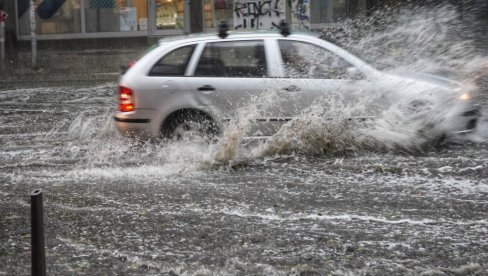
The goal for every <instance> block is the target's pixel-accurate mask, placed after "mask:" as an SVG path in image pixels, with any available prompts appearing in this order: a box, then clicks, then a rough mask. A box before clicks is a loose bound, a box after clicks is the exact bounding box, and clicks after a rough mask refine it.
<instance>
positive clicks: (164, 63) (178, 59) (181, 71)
mask: <svg viewBox="0 0 488 276" xmlns="http://www.w3.org/2000/svg"><path fill="white" fill-rule="evenodd" d="M194 49H195V45H188V46H183V47H181V48H178V49H176V50H173V51H171V52H169V53H168V54H166V55H165V56H164V57H162V58H161V59H160V60H159V61H158V62H157V63H156V64H155V65H154V66H153V68H151V71H149V76H184V75H185V70H186V66H187V65H188V61H189V60H190V58H191V55H192V53H193V50H194Z"/></svg>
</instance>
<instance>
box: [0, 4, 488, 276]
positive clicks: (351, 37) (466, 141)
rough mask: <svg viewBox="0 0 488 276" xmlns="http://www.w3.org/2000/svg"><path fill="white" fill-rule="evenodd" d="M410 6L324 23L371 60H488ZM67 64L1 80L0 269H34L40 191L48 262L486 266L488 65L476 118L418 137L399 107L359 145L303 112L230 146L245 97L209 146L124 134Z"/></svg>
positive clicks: (154, 267) (186, 268)
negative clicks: (263, 139)
mask: <svg viewBox="0 0 488 276" xmlns="http://www.w3.org/2000/svg"><path fill="white" fill-rule="evenodd" d="M413 15H415V16H416V17H412V12H411V11H409V12H408V13H406V12H404V13H402V14H400V15H398V16H392V17H391V18H389V19H388V18H387V17H386V16H382V15H381V14H376V15H375V16H376V19H378V20H379V21H381V22H379V23H382V22H383V21H387V19H388V20H391V21H393V19H395V20H397V21H398V22H397V23H395V24H396V25H395V24H393V23H391V22H388V25H387V26H388V27H387V28H386V27H385V28H383V29H381V28H379V27H378V26H379V25H378V24H379V23H378V22H375V21H374V20H372V19H371V18H372V17H367V18H365V20H368V22H369V23H367V24H371V25H370V26H369V27H372V28H373V27H374V28H376V29H374V30H365V29H364V28H365V26H366V27H367V25H366V23H364V22H361V21H357V22H346V24H344V25H342V27H343V30H342V32H345V33H347V34H348V35H343V33H341V31H340V30H336V31H335V32H330V33H324V34H323V36H325V37H331V38H333V40H334V42H337V43H338V44H339V45H341V46H344V47H345V48H346V49H348V50H350V51H351V52H360V51H362V53H363V55H362V56H366V57H368V58H369V59H371V60H367V62H368V63H371V64H372V65H374V66H376V67H378V68H380V69H388V70H391V71H394V70H393V69H398V70H399V71H398V72H400V71H401V70H406V71H410V72H428V73H436V74H437V73H439V74H440V73H443V75H444V74H445V75H447V76H449V77H455V78H456V79H457V80H466V79H469V78H472V76H473V72H474V71H476V70H475V69H479V67H480V66H479V65H480V63H481V62H480V60H484V61H486V58H484V57H485V56H486V55H482V54H479V52H477V51H479V49H473V48H472V47H471V44H469V41H468V40H467V39H465V38H458V36H457V34H458V33H459V32H458V30H456V29H455V28H456V25H455V23H456V22H455V19H456V18H457V17H456V16H457V15H456V14H455V13H453V11H452V10H449V9H447V10H440V11H439V12H437V13H434V12H431V11H430V10H428V11H424V12H422V13H421V12H417V13H415V14H413ZM410 18H413V19H412V20H411V19H410ZM370 19H371V20H370ZM407 19H408V20H407ZM434 19H435V20H434ZM409 20H410V21H409ZM358 22H359V23H364V24H356V23H358ZM355 24H356V25H355ZM358 26H359V27H358ZM354 28H356V29H354ZM358 33H359V34H361V35H358ZM450 34H456V39H457V40H456V39H454V38H453V37H451V36H450ZM463 34H464V33H463ZM466 36H467V35H466ZM67 56H69V53H68V54H67ZM92 58H93V60H92V61H96V60H97V56H93V57H92ZM83 70H86V69H83ZM46 72H47V73H46ZM476 72H478V71H476ZM48 73H49V70H46V71H45V73H44V74H45V75H47V74H48ZM103 73H107V72H103ZM483 73H486V72H483ZM70 76H71V78H68V79H65V78H63V75H60V77H59V79H58V80H57V82H55V84H51V85H49V81H46V82H42V85H39V87H37V86H38V85H37V84H38V83H37V82H36V81H44V80H42V79H41V78H40V79H38V80H28V79H26V78H27V77H25V78H24V79H22V78H17V77H16V76H15V75H14V77H15V81H12V83H8V84H7V85H6V86H5V87H3V88H1V89H0V145H1V146H0V275H28V274H30V271H31V264H30V262H31V253H30V252H31V248H30V242H31V236H30V235H31V234H30V231H31V229H30V192H31V191H32V190H33V189H37V188H42V190H43V197H44V211H45V213H44V220H45V235H46V262H47V272H48V274H49V275H172V276H174V275H303V276H305V275H487V274H488V263H487V261H486V260H488V84H487V82H486V78H484V79H482V81H484V82H482V83H481V85H480V88H481V89H480V90H481V92H480V93H479V95H477V98H476V103H477V104H478V105H479V106H480V109H481V112H482V117H481V119H480V120H479V121H478V128H477V130H476V131H475V132H474V133H471V134H468V135H466V136H463V137H461V138H462V139H461V140H459V141H460V142H459V141H458V143H447V144H443V145H441V146H438V147H430V146H429V147H423V144H422V143H423V142H425V141H423V140H422V139H419V140H421V141H418V140H415V138H418V137H423V135H422V134H423V133H420V134H419V131H417V132H410V131H409V129H408V126H409V125H408V124H401V123H402V121H401V120H397V121H388V120H386V122H389V123H391V124H390V125H389V127H390V128H386V129H385V128H380V127H378V125H380V124H379V123H378V122H381V121H374V123H377V125H374V124H373V126H374V127H378V128H377V129H376V128H375V130H376V132H374V134H375V136H374V138H375V139H376V140H374V139H373V140H374V141H373V142H374V143H371V144H366V143H364V144H361V143H359V142H360V141H361V139H358V138H357V137H358V136H361V135H364V134H365V133H367V132H364V129H355V128H353V127H351V125H348V124H343V122H342V121H332V125H331V126H329V127H327V128H324V129H317V128H316V127H315V126H316V125H314V123H316V121H319V120H316V121H313V120H314V119H313V118H311V119H310V118H308V121H307V116H303V117H304V118H301V120H297V121H292V123H294V124H298V126H300V127H302V128H300V127H296V125H292V127H289V128H290V129H294V130H296V129H298V130H299V131H298V133H295V134H296V135H289V133H286V132H285V134H288V135H285V134H283V133H282V135H281V136H279V137H275V139H274V140H273V139H272V140H271V141H272V142H270V143H269V144H262V143H261V144H259V142H257V143H258V144H257V146H256V145H254V144H252V143H249V144H246V143H247V142H246V143H241V140H240V139H241V138H242V136H245V134H246V133H239V131H241V132H245V131H244V130H245V127H246V126H245V124H249V122H250V121H252V116H253V114H254V113H255V112H256V110H258V111H259V108H257V106H254V107H253V106H251V107H246V108H248V109H244V110H242V112H240V113H239V112H238V114H241V115H242V116H240V115H239V116H240V117H238V118H236V121H235V122H236V124H235V126H234V127H235V129H234V130H235V131H236V132H232V131H234V130H233V129H232V127H230V128H229V129H227V130H225V131H224V135H223V136H224V137H226V138H225V139H222V140H220V141H219V143H217V144H212V145H205V144H199V143H187V142H155V141H152V142H147V141H133V140H129V139H127V138H125V137H122V136H121V135H120V134H119V133H118V132H117V131H116V129H115V127H114V125H113V117H112V116H113V112H114V111H115V110H116V108H117V103H116V98H117V94H116V92H117V85H116V82H115V76H114V80H113V81H110V82H104V81H103V82H102V81H100V80H97V81H93V83H91V80H90V79H85V80H81V78H82V77H80V80H79V81H80V82H76V83H75V82H74V81H73V83H72V82H71V81H72V80H74V79H77V77H78V75H76V73H72V74H71V75H70ZM107 76H113V75H110V74H109V75H104V77H107ZM4 82H7V81H4ZM394 88H395V89H397V87H394ZM365 98H368V97H365ZM259 100H260V99H258V101H257V102H258V103H261V104H262V102H263V101H261V102H260V101H259ZM272 100H273V99H272V98H271V100H270V102H272ZM369 101H372V102H374V97H370V98H369ZM356 104H357V103H356ZM436 108H440V109H442V108H443V106H437V107H436ZM338 109H340V108H338ZM440 109H437V110H436V109H434V111H432V110H431V111H430V112H427V115H426V116H427V117H429V116H430V117H435V116H436V115H438V114H434V113H435V112H436V111H438V110H440ZM313 112H314V110H313V109H312V113H311V114H312V115H314V113H313ZM307 114H310V112H309V113H305V115H307ZM302 115H303V114H302ZM349 115H350V114H349ZM347 116H348V114H346V115H343V119H344V118H347ZM311 117H313V116H311ZM339 117H340V116H339ZM430 117H429V118H427V119H430ZM319 119H320V118H319ZM383 119H384V118H383ZM400 119H404V118H400ZM425 121H427V122H428V121H429V120H425ZM423 122H424V121H423ZM240 123H244V126H243V125H241V124H240ZM300 123H303V124H302V125H300ZM383 123H384V122H383ZM319 126H323V125H319ZM414 126H418V125H415V124H414ZM293 127H295V128H293ZM307 127H308V128H307ZM243 129H244V130H243ZM413 129H414V130H418V129H416V128H413ZM300 130H307V131H309V132H306V131H302V132H300ZM385 130H388V131H385ZM382 131H385V132H382ZM423 131H426V130H425V129H423ZM428 131H429V130H428V129H427V132H428ZM235 133H237V134H235ZM406 134H408V135H410V136H408V135H407V137H406V138H405V136H406ZM314 135H316V136H314ZM402 135H403V136H402ZM425 136H426V137H428V135H425ZM324 137H325V138H324ZM362 137H363V136H361V137H360V138H362ZM371 137H373V136H371ZM371 137H369V138H371ZM402 137H403V138H404V139H403V138H402ZM367 138H368V137H367ZM400 138H402V139H403V140H401V139H400ZM424 138H425V137H424ZM365 140H367V139H365ZM222 141H223V142H222ZM236 141H237V142H236ZM351 141H352V142H355V143H356V144H350V143H349V142H351ZM233 142H236V143H233ZM363 142H364V141H363ZM407 142H408V143H410V144H408V143H407ZM427 142H429V141H427ZM430 142H432V141H430ZM316 145H320V147H315V146H316Z"/></svg>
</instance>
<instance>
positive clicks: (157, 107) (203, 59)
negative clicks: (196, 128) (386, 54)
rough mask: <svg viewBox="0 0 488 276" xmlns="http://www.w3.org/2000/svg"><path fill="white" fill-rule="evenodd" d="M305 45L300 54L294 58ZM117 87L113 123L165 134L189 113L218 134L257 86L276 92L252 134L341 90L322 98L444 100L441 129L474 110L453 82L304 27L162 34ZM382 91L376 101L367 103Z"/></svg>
mask: <svg viewBox="0 0 488 276" xmlns="http://www.w3.org/2000/svg"><path fill="white" fill-rule="evenodd" d="M303 53H306V54H305V57H306V58H307V59H306V60H303V56H302V57H300V54H303ZM296 54H299V55H298V57H295V59H293V57H291V56H293V55H296ZM300 58H302V60H299V61H297V60H296V59H300ZM324 64H326V65H327V66H324ZM119 87H120V94H119V103H120V108H119V110H118V111H116V113H115V115H114V119H115V125H116V127H117V128H118V130H119V131H120V132H121V133H123V134H126V135H130V136H138V137H144V138H158V137H161V136H162V135H163V136H171V135H172V134H174V133H175V132H177V130H178V129H180V130H181V128H184V129H192V122H194V123H197V124H202V123H203V124H204V125H206V127H204V131H205V132H212V133H213V134H218V133H219V132H220V131H221V130H222V129H224V128H225V125H226V124H227V123H228V122H229V121H232V118H234V117H235V116H236V114H237V111H238V110H240V109H242V108H243V107H244V106H246V105H249V104H250V102H251V101H253V100H254V102H255V103H256V102H258V103H259V102H263V101H265V99H266V97H265V96H263V94H265V93H268V92H270V91H274V92H275V93H276V94H275V95H274V98H273V101H271V102H270V103H269V104H268V105H267V106H265V107H264V108H263V107H262V108H261V110H260V112H259V113H260V114H259V116H256V118H255V127H254V128H253V129H252V131H251V132H250V135H254V136H269V135H272V134H273V133H275V132H276V131H277V130H278V129H279V128H280V126H281V125H282V124H283V123H285V122H287V121H289V120H291V119H292V118H294V117H295V116H297V115H298V114H300V113H301V112H303V110H306V109H307V107H309V106H310V105H311V104H313V103H314V102H315V103H316V102H317V99H320V98H323V97H326V98H329V99H330V98H339V99H338V100H337V99H336V101H337V102H334V101H331V100H328V101H325V102H324V101H322V102H320V104H324V105H327V104H329V105H334V104H335V103H338V102H342V103H341V105H343V104H344V103H343V102H355V101H358V99H360V98H363V99H364V98H366V99H368V98H374V97H372V96H369V95H368V94H366V93H370V92H372V91H374V92H375V93H376V94H377V95H380V96H377V100H376V99H374V100H371V102H370V104H371V106H372V107H371V108H365V109H364V113H363V114H353V115H352V116H353V117H357V118H373V117H375V116H377V115H378V114H379V113H381V112H382V110H383V109H384V108H385V106H388V104H389V103H391V102H395V101H398V99H399V98H403V100H405V99H406V101H407V103H406V105H408V106H409V108H411V107H412V106H413V108H417V106H418V103H419V102H421V103H425V102H439V101H445V102H446V104H447V105H448V106H449V112H448V113H447V114H444V116H443V118H442V119H440V120H439V121H437V122H435V124H436V125H435V127H436V128H438V129H439V133H441V134H442V135H447V136H450V135H455V134H459V133H465V132H470V131H472V130H474V129H475V127H476V122H477V119H478V117H479V114H478V111H477V108H476V107H475V106H474V104H473V102H472V100H471V96H470V95H468V94H467V93H468V92H466V91H463V89H464V88H463V85H462V84H460V83H456V82H452V81H449V80H447V79H443V78H440V77H436V76H430V75H420V74H414V75H398V74H389V73H385V72H381V71H378V70H376V69H374V68H373V67H371V66H369V65H368V64H366V63H365V62H363V61H362V60H360V59H359V58H357V57H355V56H354V55H352V54H350V53H348V52H347V51H345V50H344V49H342V48H340V47H338V46H336V45H334V44H332V43H329V42H327V41H325V40H323V39H320V38H318V37H315V36H313V35H310V34H291V35H282V34H279V33H276V32H252V33H232V34H229V35H227V34H226V35H225V37H219V36H218V35H217V34H206V35H197V36H187V37H184V38H174V39H162V40H161V41H160V42H159V46H157V47H155V48H154V49H153V50H151V51H149V52H148V53H147V54H146V55H144V56H143V57H142V58H140V59H139V60H138V61H137V62H136V63H135V64H134V65H133V66H132V67H131V68H130V69H129V70H128V71H127V72H126V73H125V74H124V75H122V76H121V78H120V80H119ZM392 88H394V89H392ZM412 91H415V92H412ZM410 94H411V95H410ZM276 95H277V96H276ZM380 99H382V100H384V102H382V108H383V109H382V108H379V109H376V108H374V107H373V106H375V104H377V103H379V102H381V100H380ZM421 105H423V104H421ZM328 108H330V109H331V110H333V107H332V106H329V107H328ZM263 110H264V111H263ZM330 116H332V117H333V116H335V114H334V113H332V114H330ZM182 126H183V127H182ZM433 127H434V126H433ZM200 130H201V129H200Z"/></svg>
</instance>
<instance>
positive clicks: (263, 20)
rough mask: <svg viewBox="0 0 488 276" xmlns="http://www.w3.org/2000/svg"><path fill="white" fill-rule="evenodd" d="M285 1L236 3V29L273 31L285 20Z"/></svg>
mask: <svg viewBox="0 0 488 276" xmlns="http://www.w3.org/2000/svg"><path fill="white" fill-rule="evenodd" d="M284 2H285V0H268V1H239V0H236V1H234V28H236V29H241V28H242V29H273V28H277V27H278V26H279V22H280V20H282V19H285V7H284Z"/></svg>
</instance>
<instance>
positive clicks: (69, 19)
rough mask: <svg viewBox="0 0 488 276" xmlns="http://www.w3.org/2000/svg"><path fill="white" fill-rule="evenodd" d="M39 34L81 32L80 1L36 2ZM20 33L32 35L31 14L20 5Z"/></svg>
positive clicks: (39, 0) (54, 0)
mask: <svg viewBox="0 0 488 276" xmlns="http://www.w3.org/2000/svg"><path fill="white" fill-rule="evenodd" d="M34 5H35V6H36V24H37V26H36V27H37V30H36V32H37V33H38V34H65V33H80V32H81V12H80V0H35V1H34ZM18 9H19V33H20V34H21V35H29V34H30V12H29V10H28V9H25V6H23V5H18Z"/></svg>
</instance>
